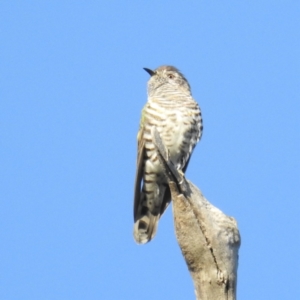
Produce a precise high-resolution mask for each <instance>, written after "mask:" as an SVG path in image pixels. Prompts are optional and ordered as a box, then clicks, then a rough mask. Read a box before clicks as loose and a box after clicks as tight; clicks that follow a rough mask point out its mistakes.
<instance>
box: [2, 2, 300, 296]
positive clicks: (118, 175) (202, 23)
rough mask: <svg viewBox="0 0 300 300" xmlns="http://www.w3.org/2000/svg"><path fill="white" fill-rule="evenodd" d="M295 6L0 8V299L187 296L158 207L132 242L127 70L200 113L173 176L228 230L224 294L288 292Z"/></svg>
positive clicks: (294, 172)
mask: <svg viewBox="0 0 300 300" xmlns="http://www.w3.org/2000/svg"><path fill="white" fill-rule="evenodd" d="M299 8H300V5H299V2H298V1H255V0H254V1H242V2H241V1H188V2H184V1H170V0H166V1H155V0H154V1H105V2H104V1H103V2H101V1H47V2H46V1H2V3H1V4H0V37H1V45H0V57H1V68H0V99H1V102H0V105H1V106H0V165H1V168H0V240H1V246H0V257H1V259H0V269H1V275H0V277H1V279H0V299H3V300H10V299H30V300H34V299H39V300H40V299H130V300H131V299H145V300H146V299H194V291H193V285H192V281H191V279H190V276H189V273H188V271H187V268H186V265H185V263H184V260H183V258H182V256H181V253H180V249H179V247H178V245H177V243H176V239H175V236H174V229H173V220H172V212H171V209H170V208H169V209H168V211H167V212H166V214H165V215H164V216H163V218H162V220H161V222H160V224H159V228H158V233H157V236H156V237H155V239H154V240H153V241H151V243H149V244H147V245H144V246H138V245H136V244H135V242H134V240H133V236H132V226H133V208H132V204H133V183H134V175H135V160H136V134H137V130H138V124H139V118H140V112H141V109H142V107H143V105H144V103H145V102H146V82H147V80H148V78H149V75H148V74H147V73H146V72H145V71H143V69H142V68H143V67H148V68H156V67H158V66H160V65H162V64H171V65H174V66H176V67H178V68H179V69H180V70H181V71H182V72H183V73H184V74H185V76H186V77H187V78H188V80H189V82H190V84H191V87H192V92H193V96H194V98H195V99H196V100H197V101H198V103H199V104H200V106H201V109H202V114H203V120H204V133H203V138H202V140H201V141H200V143H199V144H198V146H197V147H196V149H195V151H194V153H193V157H192V159H191V162H190V164H189V168H188V171H187V178H188V179H190V180H191V181H193V182H194V183H195V184H196V185H197V186H198V187H199V188H200V189H201V190H202V192H203V193H204V195H205V196H206V197H207V198H208V200H209V201H210V202H212V203H213V204H214V205H216V206H217V207H219V208H220V209H222V210H223V211H224V212H225V213H226V214H228V215H230V216H234V217H235V218H236V219H237V221H238V225H239V229H240V232H241V236H242V246H241V249H240V260H239V269H238V298H239V299H243V300H244V299H245V300H248V299H249V300H253V299H256V300H260V299H297V298H300V287H299V280H298V278H299V271H300V270H299V267H300V263H299V259H298V258H297V257H298V255H299V251H300V247H299V243H300V242H299V238H300V235H299V224H300V222H299V213H300V207H299V199H300V189H299V186H300V171H299V169H300V159H299V153H300V136H299V129H300V124H299V123H300V122H299V109H300V102H299V96H300V88H299V86H300V59H299V54H300V42H299V41H300V30H299V29H300V27H299V25H300V21H299V20H300V19H299Z"/></svg>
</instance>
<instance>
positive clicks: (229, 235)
mask: <svg viewBox="0 0 300 300" xmlns="http://www.w3.org/2000/svg"><path fill="white" fill-rule="evenodd" d="M152 139H153V142H154V144H155V147H156V150H157V154H158V157H159V160H160V162H161V164H162V166H163V168H164V171H165V174H166V176H167V177H168V179H169V186H170V189H171V194H172V200H173V217H174V224H175V232H176V237H177V241H178V243H179V246H180V248H181V251H182V254H183V256H184V258H185V261H186V264H187V267H188V269H189V271H190V274H191V276H192V279H193V282H194V286H195V293H196V298H197V299H202V300H206V299H208V300H223V299H224V300H225V299H226V300H233V299H236V286H237V267H238V250H239V246H240V234H239V231H238V227H237V223H236V221H235V219H234V218H232V217H229V216H226V215H225V214H224V213H223V212H222V211H220V210H219V209H218V208H216V207H215V206H213V205H212V204H211V203H209V202H208V201H207V200H206V199H205V198H204V196H203V195H202V193H201V192H200V190H199V189H198V188H197V187H196V186H195V185H193V183H191V182H190V181H187V180H186V179H185V177H184V174H182V173H181V172H178V171H177V170H176V169H175V167H174V166H173V164H172V162H171V161H170V159H169V156H168V150H167V149H166V148H165V146H164V144H163V142H162V140H161V138H160V136H159V133H158V132H157V130H156V128H154V129H153V130H152Z"/></svg>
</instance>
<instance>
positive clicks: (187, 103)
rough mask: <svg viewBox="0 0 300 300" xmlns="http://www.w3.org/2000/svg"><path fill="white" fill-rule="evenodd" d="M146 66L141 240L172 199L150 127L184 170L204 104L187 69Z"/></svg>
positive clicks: (137, 212)
mask: <svg viewBox="0 0 300 300" xmlns="http://www.w3.org/2000/svg"><path fill="white" fill-rule="evenodd" d="M144 70H145V71H146V72H147V73H149V75H150V79H149V81H148V84H147V94H148V100H147V102H146V104H145V106H144V108H143V110H142V114H141V121H140V126H139V131H138V135H137V141H138V151H137V166H136V176H135V188H134V207H133V214H134V230H133V235H134V239H135V241H136V243H138V244H145V243H147V242H149V241H150V240H152V239H153V237H154V236H155V234H156V231H157V226H158V221H159V219H160V217H161V216H162V214H163V213H164V211H165V210H166V208H167V207H168V205H169V204H170V202H171V192H170V188H169V186H168V181H167V178H166V176H165V175H164V172H163V168H162V166H161V165H160V162H159V160H158V157H157V154H156V151H155V146H154V144H153V142H152V138H151V130H152V129H153V127H154V126H155V127H156V129H157V131H158V133H159V134H160V137H161V139H162V141H163V143H164V145H165V147H166V148H167V151H168V154H169V158H170V160H171V162H172V163H173V165H174V166H175V168H176V169H177V170H179V171H180V172H182V173H183V174H184V173H185V171H186V169H187V166H188V163H189V161H190V158H191V154H192V152H193V150H194V148H195V146H196V144H197V142H198V141H199V140H200V138H201V136H202V131H203V124H202V115H201V110H200V107H199V105H198V103H197V102H196V101H195V100H194V99H193V97H192V93H191V87H190V84H189V83H188V81H187V79H186V78H185V77H184V75H183V74H182V73H181V72H180V71H179V70H178V69H177V68H175V67H173V66H167V65H163V66H160V67H158V68H157V69H155V70H151V69H148V68H144Z"/></svg>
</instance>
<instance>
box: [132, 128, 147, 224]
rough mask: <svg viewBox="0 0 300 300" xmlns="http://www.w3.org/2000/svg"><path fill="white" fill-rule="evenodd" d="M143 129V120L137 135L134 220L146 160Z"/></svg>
mask: <svg viewBox="0 0 300 300" xmlns="http://www.w3.org/2000/svg"><path fill="white" fill-rule="evenodd" d="M143 131H144V128H143V126H142V122H141V126H140V130H139V132H138V135H137V140H138V155H137V163H136V174H135V185H134V205H133V215H134V220H135V218H136V215H137V210H138V207H139V203H140V199H141V182H142V179H143V169H144V165H143V162H144V154H145V140H144V139H143V138H142V136H143ZM135 221H136V220H135Z"/></svg>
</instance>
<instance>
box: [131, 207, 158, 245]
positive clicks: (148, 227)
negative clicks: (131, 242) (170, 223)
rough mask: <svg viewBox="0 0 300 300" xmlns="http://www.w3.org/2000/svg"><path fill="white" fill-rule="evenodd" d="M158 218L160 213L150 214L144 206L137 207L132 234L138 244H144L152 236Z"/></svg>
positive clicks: (154, 232)
mask: <svg viewBox="0 0 300 300" xmlns="http://www.w3.org/2000/svg"><path fill="white" fill-rule="evenodd" d="M159 218H160V214H158V215H154V214H152V213H151V212H150V210H149V209H148V208H147V207H145V206H144V207H142V208H141V209H139V211H138V212H137V215H136V218H135V222H134V228H133V236H134V239H135V241H136V242H137V243H138V244H146V243H148V242H150V241H151V240H152V239H153V238H154V236H155V234H156V230H157V225H158V221H159Z"/></svg>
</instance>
